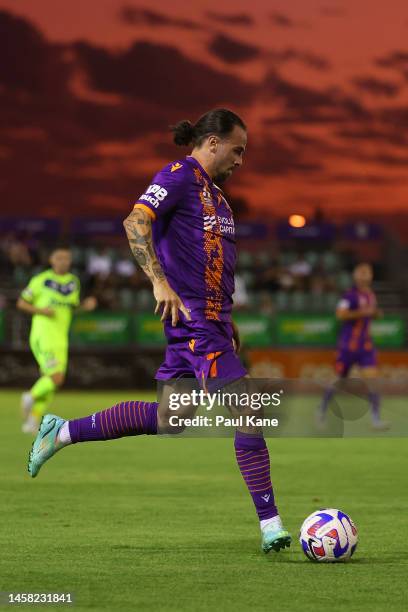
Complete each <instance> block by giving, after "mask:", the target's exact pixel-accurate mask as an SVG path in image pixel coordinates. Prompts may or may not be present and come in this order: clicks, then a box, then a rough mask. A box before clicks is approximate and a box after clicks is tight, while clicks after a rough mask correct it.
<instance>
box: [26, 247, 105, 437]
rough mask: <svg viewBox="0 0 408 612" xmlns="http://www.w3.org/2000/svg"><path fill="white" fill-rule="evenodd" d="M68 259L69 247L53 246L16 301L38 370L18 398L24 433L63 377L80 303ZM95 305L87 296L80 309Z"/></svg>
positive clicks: (35, 427)
mask: <svg viewBox="0 0 408 612" xmlns="http://www.w3.org/2000/svg"><path fill="white" fill-rule="evenodd" d="M71 262H72V256H71V251H70V250H69V248H66V247H57V248H55V249H54V250H53V251H52V253H51V256H50V264H51V268H50V269H49V270H46V271H45V272H42V273H41V274H37V275H36V276H34V277H33V278H32V279H31V281H30V282H29V284H28V286H27V287H26V288H25V289H24V291H23V292H22V294H21V296H20V298H19V299H18V302H17V308H19V309H20V310H22V311H23V312H26V313H28V314H30V315H32V323H31V333H30V348H31V351H32V353H33V355H34V357H35V359H36V361H37V363H38V367H39V369H40V373H41V376H40V378H39V379H38V380H37V382H36V383H35V384H34V385H33V387H32V388H31V389H30V391H27V392H26V393H23V395H22V398H21V407H22V412H23V419H24V422H23V426H22V430H23V432H25V433H36V432H37V430H38V423H39V420H40V418H41V417H42V415H43V414H44V413H45V411H46V409H47V407H48V405H49V404H50V402H51V400H52V398H53V396H54V393H55V391H56V389H58V387H60V386H61V385H62V384H63V382H64V379H65V372H66V369H67V363H68V332H69V328H70V325H71V319H72V312H73V310H74V309H75V308H77V307H79V305H80V304H79V292H80V285H79V279H78V278H77V277H76V276H75V275H74V274H71V273H70V268H71ZM95 306H96V300H95V298H93V297H89V298H87V299H86V300H84V302H83V303H82V306H81V309H82V310H93V309H94V308H95Z"/></svg>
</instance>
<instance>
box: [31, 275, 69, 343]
mask: <svg viewBox="0 0 408 612" xmlns="http://www.w3.org/2000/svg"><path fill="white" fill-rule="evenodd" d="M79 296H80V283H79V279H78V277H77V276H75V275H74V274H71V273H68V274H55V272H53V270H46V271H45V272H42V273H41V274H37V276H34V277H33V278H32V279H31V280H30V282H29V284H28V285H27V287H26V288H25V289H24V291H23V292H22V293H21V297H22V298H23V300H25V301H26V302H28V303H29V304H32V305H33V306H35V307H36V308H51V309H52V310H53V311H54V316H53V317H46V316H44V315H39V314H36V315H33V317H32V322H31V334H30V339H33V338H38V337H42V338H43V339H47V340H51V341H52V342H56V343H60V344H64V343H66V342H68V334H69V328H70V325H71V320H72V314H73V310H74V308H76V307H77V306H79V301H80V297H79Z"/></svg>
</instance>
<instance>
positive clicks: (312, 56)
mask: <svg viewBox="0 0 408 612" xmlns="http://www.w3.org/2000/svg"><path fill="white" fill-rule="evenodd" d="M268 56H269V57H270V58H271V59H272V60H273V61H275V62H276V63H278V64H281V63H284V62H288V61H298V62H301V63H302V64H305V65H306V66H309V67H310V68H315V69H316V70H329V69H330V68H331V64H330V62H329V61H328V60H327V59H326V58H325V57H322V56H321V55H317V54H316V53H311V52H310V51H304V50H301V49H294V48H293V47H288V48H286V49H282V50H281V51H271V52H270V53H269V55H268Z"/></svg>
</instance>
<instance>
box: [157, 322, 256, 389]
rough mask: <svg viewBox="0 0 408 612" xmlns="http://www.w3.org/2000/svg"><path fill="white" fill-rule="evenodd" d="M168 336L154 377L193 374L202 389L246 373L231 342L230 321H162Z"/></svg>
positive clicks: (224, 382) (162, 377)
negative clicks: (162, 358) (173, 325)
mask: <svg viewBox="0 0 408 612" xmlns="http://www.w3.org/2000/svg"><path fill="white" fill-rule="evenodd" d="M164 330H165V334H166V337H167V340H168V343H169V344H168V346H167V349H166V356H165V360H164V362H163V363H162V365H161V366H160V367H159V369H158V370H157V372H156V379H157V380H171V379H178V378H195V379H197V380H198V382H199V384H200V385H201V387H202V388H203V389H206V390H208V391H215V390H216V389H217V388H221V387H223V386H225V385H227V384H228V383H231V382H233V381H234V380H237V379H239V378H242V377H243V376H245V375H246V374H247V371H246V369H245V368H244V366H243V365H242V363H241V360H240V359H239V357H238V355H237V354H236V353H235V352H234V348H233V345H232V336H233V333H232V325H231V323H228V322H222V321H183V322H179V323H178V325H177V326H176V327H174V328H173V327H171V324H169V323H167V322H166V323H165V326H164Z"/></svg>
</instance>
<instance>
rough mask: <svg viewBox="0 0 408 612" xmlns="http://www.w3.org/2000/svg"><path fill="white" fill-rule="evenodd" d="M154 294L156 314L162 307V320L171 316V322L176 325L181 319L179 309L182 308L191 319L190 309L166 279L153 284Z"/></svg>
mask: <svg viewBox="0 0 408 612" xmlns="http://www.w3.org/2000/svg"><path fill="white" fill-rule="evenodd" d="M153 295H154V297H155V299H156V308H155V310H154V314H157V313H158V312H160V310H161V309H162V315H161V318H160V320H161V321H164V320H165V319H167V318H168V317H170V316H171V324H172V326H173V327H175V326H176V325H177V321H178V320H179V310H181V312H182V313H183V315H184V316H185V317H186V319H187V321H191V317H190V313H189V311H188V310H187V308H186V307H185V306H184V304H183V302H182V301H181V299H180V298H179V296H178V295H177V293H176V292H175V291H173V289H172V288H171V287H170V285H169V283H168V282H167V281H166V280H164V281H159V282H157V283H155V284H154V285H153Z"/></svg>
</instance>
